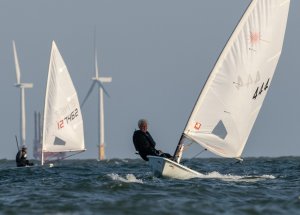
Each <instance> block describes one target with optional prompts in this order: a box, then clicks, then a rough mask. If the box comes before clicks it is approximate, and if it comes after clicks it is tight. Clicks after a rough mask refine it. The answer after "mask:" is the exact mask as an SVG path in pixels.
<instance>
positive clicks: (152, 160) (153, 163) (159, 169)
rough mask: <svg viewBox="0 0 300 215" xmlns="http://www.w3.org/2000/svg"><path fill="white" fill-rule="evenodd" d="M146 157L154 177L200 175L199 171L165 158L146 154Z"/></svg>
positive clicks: (188, 177)
mask: <svg viewBox="0 0 300 215" xmlns="http://www.w3.org/2000/svg"><path fill="white" fill-rule="evenodd" d="M148 158H149V165H150V168H151V169H152V172H153V174H154V175H155V176H156V177H166V178H174V179H183V180H185V179H191V178H197V177H200V176H202V174H201V173H199V172H197V171H194V170H192V169H190V168H188V167H186V166H183V165H181V164H179V163H176V162H174V161H172V160H169V159H167V158H163V157H157V156H148Z"/></svg>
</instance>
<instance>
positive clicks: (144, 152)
mask: <svg viewBox="0 0 300 215" xmlns="http://www.w3.org/2000/svg"><path fill="white" fill-rule="evenodd" d="M138 127H139V130H136V131H135V132H134V133H133V137H132V139H133V144H134V147H135V150H136V151H137V152H138V154H139V155H140V156H141V157H142V158H143V159H144V160H145V161H148V160H149V159H148V158H147V156H148V155H152V156H161V157H166V158H172V156H171V155H170V154H168V153H163V152H162V151H161V150H157V149H155V145H156V143H155V141H154V140H153V138H152V136H151V135H150V133H149V132H148V122H147V120H146V119H140V120H139V121H138Z"/></svg>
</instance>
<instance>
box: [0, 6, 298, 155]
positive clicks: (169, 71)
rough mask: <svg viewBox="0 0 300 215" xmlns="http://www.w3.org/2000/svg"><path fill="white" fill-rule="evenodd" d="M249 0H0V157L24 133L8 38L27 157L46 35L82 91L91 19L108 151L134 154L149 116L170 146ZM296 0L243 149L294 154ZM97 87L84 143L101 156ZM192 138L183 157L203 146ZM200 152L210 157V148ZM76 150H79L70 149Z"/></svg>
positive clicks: (86, 82)
mask: <svg viewBox="0 0 300 215" xmlns="http://www.w3.org/2000/svg"><path fill="white" fill-rule="evenodd" d="M249 2H250V1H249V0H226V1H223V0H209V1H197V0H189V1H183V0H163V1H162V0H151V1H146V0H127V1H124V0H86V1H80V0H63V1H61V0H52V1H40V0H27V1H17V0H1V1H0V26H1V28H0V71H1V78H0V83H1V84H0V98H1V112H0V114H1V115H0V117H1V123H0V130H1V146H2V147H1V150H0V159H14V157H15V154H16V152H17V147H16V142H15V137H14V136H15V135H18V138H19V139H20V92H19V89H17V88H16V87H14V83H16V74H15V66H14V61H13V50H12V40H15V42H16V47H17V51H18V57H19V63H20V68H21V81H22V82H26V83H33V85H34V87H33V88H32V89H29V90H26V116H27V125H26V126H27V129H26V130H27V131H26V136H27V137H26V145H27V146H28V151H29V158H31V157H32V147H33V139H34V111H40V112H43V108H44V97H45V88H46V78H47V73H48V66H49V58H50V49H51V42H52V40H55V42H56V44H57V46H58V48H59V50H60V52H61V54H62V56H63V58H64V61H65V63H66V65H67V67H68V70H69V72H70V75H71V77H72V80H73V83H74V85H75V88H76V89H77V93H78V96H79V100H80V101H82V100H83V98H84V97H85V95H86V93H87V91H88V89H89V87H90V85H91V84H92V80H91V78H92V77H93V76H94V39H93V37H94V29H95V28H96V29H97V37H96V40H97V47H96V48H97V50H98V62H99V67H100V76H111V77H112V82H111V83H108V84H105V88H106V90H107V91H108V93H109V95H110V97H105V100H104V106H105V144H106V157H107V158H108V159H113V158H138V156H137V155H135V153H134V152H135V150H134V147H133V144H132V133H133V132H134V130H135V129H137V121H138V120H139V119H140V118H146V119H148V121H149V131H150V133H151V134H152V136H153V138H154V139H155V141H156V142H157V148H158V149H161V150H163V151H165V152H170V153H171V154H172V153H173V152H174V150H175V148H176V145H177V143H178V141H179V138H180V136H181V133H182V132H183V129H184V127H185V124H186V122H187V120H188V117H189V115H190V113H191V111H192V108H193V106H194V104H195V102H196V99H197V97H198V95H199V93H200V90H201V89H202V87H203V85H204V83H205V81H206V79H207V77H208V75H209V73H210V71H211V69H212V68H213V66H214V63H215V61H216V59H217V57H218V56H219V54H220V52H221V50H222V49H223V47H224V45H225V43H226V41H227V40H228V38H229V36H230V34H231V33H232V31H233V29H234V27H235V26H236V24H237V22H238V21H239V19H240V17H241V16H242V14H243V12H244V11H245V9H246V8H247V6H248V4H249ZM299 8H300V1H298V0H291V5H290V12H289V18H288V23H287V30H286V35H285V42H284V46H283V52H282V55H281V58H280V60H279V64H278V66H277V69H276V72H275V75H274V77H273V81H272V85H271V87H270V89H269V93H268V95H267V97H266V99H265V101H264V104H263V106H262V109H261V111H260V113H259V115H258V118H257V120H256V122H255V124H254V127H253V129H252V132H251V134H250V136H249V139H248V142H247V145H246V147H245V149H244V152H243V155H242V156H243V157H259V156H270V157H278V156H299V155H300V149H299V143H298V141H299V138H298V134H299V131H300V123H299V122H298V119H300V117H299V110H300V99H299V92H300V85H299V84H298V80H299V79H300V71H299V68H300V60H299V54H298V53H299V49H300V43H299V38H300V26H299V20H300V13H299V11H298V10H297V9H299ZM97 111H98V95H97V92H96V91H94V92H93V93H92V94H91V96H90V97H89V100H88V101H87V102H86V103H85V106H84V108H83V109H82V114H83V119H84V131H85V143H86V149H87V150H86V152H84V153H82V154H80V155H78V156H76V158H80V159H87V158H88V159H97V158H98V154H97V145H98V133H97V132H98V127H97V123H98V122H97V116H98V114H97ZM201 150H202V148H201V147H200V146H193V149H192V150H188V151H187V153H186V154H185V156H186V157H193V156H194V155H195V154H197V153H198V152H200V151H201ZM201 156H203V157H213V156H214V155H212V154H211V153H209V152H205V153H204V154H202V155H201ZM74 158H75V157H74Z"/></svg>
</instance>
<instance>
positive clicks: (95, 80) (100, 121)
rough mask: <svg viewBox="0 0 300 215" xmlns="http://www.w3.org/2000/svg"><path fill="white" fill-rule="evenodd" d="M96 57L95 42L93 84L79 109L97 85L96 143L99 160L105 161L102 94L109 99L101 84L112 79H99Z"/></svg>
mask: <svg viewBox="0 0 300 215" xmlns="http://www.w3.org/2000/svg"><path fill="white" fill-rule="evenodd" d="M97 59H98V56H97V49H96V42H95V77H93V78H92V80H93V83H92V85H91V87H90V89H89V91H88V93H87V95H86V96H85V98H84V100H83V102H82V104H81V107H83V105H84V104H85V102H86V100H87V99H88V97H89V96H90V94H91V92H92V91H93V89H94V87H95V85H98V93H99V101H98V107H99V112H98V130H99V133H98V141H99V151H98V153H99V160H104V159H105V148H104V147H105V142H104V104H103V92H104V93H105V94H106V95H107V96H108V97H109V95H108V93H107V91H106V90H105V88H104V87H103V83H110V82H111V81H112V77H100V76H99V69H98V60H97Z"/></svg>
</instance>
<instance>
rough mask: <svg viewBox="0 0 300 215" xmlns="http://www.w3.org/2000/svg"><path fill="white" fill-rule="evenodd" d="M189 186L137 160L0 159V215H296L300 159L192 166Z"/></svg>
mask: <svg viewBox="0 0 300 215" xmlns="http://www.w3.org/2000/svg"><path fill="white" fill-rule="evenodd" d="M186 165H187V166H189V167H191V168H192V169H195V170H198V171H200V172H202V173H203V174H204V175H203V177H201V178H195V179H191V180H174V179H162V178H156V177H153V176H152V173H151V172H150V169H149V167H148V165H147V163H145V162H144V161H142V160H140V159H134V160H130V159H128V160H109V161H103V162H102V161H101V162H99V161H96V160H66V161H63V162H61V163H58V164H55V166H54V167H52V168H50V167H40V166H35V167H29V168H16V167H15V163H14V161H7V160H0V213H1V214H160V215H161V214H172V215H176V214H300V179H299V176H300V157H282V158H248V159H247V158H246V159H245V160H244V162H243V163H242V164H239V163H234V161H233V160H227V159H192V160H191V161H186Z"/></svg>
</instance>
